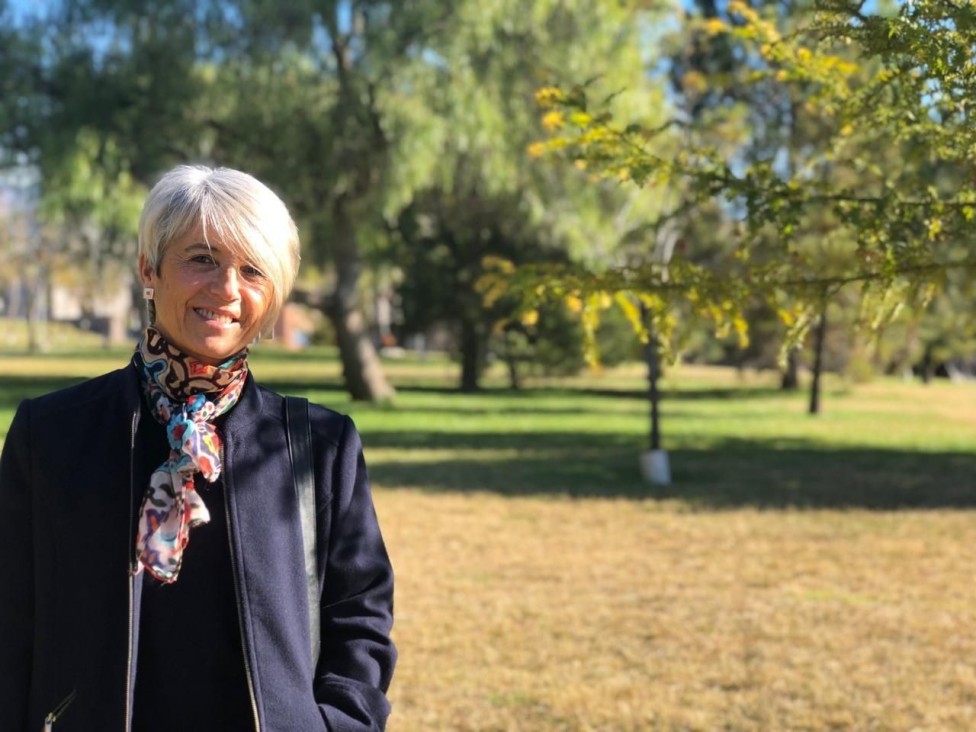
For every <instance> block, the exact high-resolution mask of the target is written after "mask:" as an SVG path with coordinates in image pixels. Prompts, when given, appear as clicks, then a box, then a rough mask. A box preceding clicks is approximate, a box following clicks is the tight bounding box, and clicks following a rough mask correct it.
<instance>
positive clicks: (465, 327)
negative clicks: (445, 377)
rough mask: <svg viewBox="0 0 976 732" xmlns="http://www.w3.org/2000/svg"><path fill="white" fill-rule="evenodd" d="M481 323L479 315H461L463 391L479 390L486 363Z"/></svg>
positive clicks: (461, 386)
mask: <svg viewBox="0 0 976 732" xmlns="http://www.w3.org/2000/svg"><path fill="white" fill-rule="evenodd" d="M483 340H484V339H483V338H482V335H481V323H480V321H479V320H478V318H477V317H472V316H470V315H465V314H462V315H461V342H460V344H459V350H460V351H461V384H460V389H461V391H465V392H472V391H478V389H479V387H480V385H479V381H480V380H481V367H482V364H483V363H484V359H483V354H482V348H483V344H482V341H483Z"/></svg>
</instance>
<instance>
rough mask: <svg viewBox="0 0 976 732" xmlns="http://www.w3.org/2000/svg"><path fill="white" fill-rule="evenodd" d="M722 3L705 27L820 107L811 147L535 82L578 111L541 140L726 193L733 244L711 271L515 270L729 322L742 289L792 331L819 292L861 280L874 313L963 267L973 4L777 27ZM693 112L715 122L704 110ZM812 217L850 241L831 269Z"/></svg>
mask: <svg viewBox="0 0 976 732" xmlns="http://www.w3.org/2000/svg"><path fill="white" fill-rule="evenodd" d="M729 8H730V10H731V11H732V12H733V15H734V17H735V18H736V20H735V22H734V23H726V22H722V21H720V20H718V19H717V18H712V19H710V20H707V21H706V22H705V26H704V27H705V28H706V29H707V31H708V32H709V33H711V34H714V35H728V36H731V37H732V38H734V39H736V40H737V41H739V42H741V43H742V44H744V47H746V48H747V49H748V50H749V54H748V55H747V56H746V57H744V58H743V61H742V63H743V65H744V67H745V68H747V69H749V77H750V78H751V79H754V80H755V82H756V83H762V82H764V81H765V80H767V79H769V78H771V77H772V78H774V79H775V80H777V81H778V82H780V83H782V84H787V85H793V86H794V87H796V88H797V89H799V90H800V91H802V93H801V94H798V96H797V100H798V102H800V103H802V105H803V107H804V108H809V109H811V110H813V111H815V112H816V116H817V117H818V118H819V119H820V120H822V124H823V132H822V135H823V137H822V139H823V143H822V146H821V148H820V149H821V151H822V155H821V156H820V157H819V159H817V160H812V161H809V163H808V164H805V165H794V166H784V165H781V164H778V163H777V161H776V159H762V160H755V161H746V160H743V159H742V158H740V157H738V156H737V155H735V154H732V155H729V154H723V151H721V150H719V149H716V148H715V147H714V146H711V145H708V144H696V145H691V146H688V147H680V148H678V147H675V146H674V144H673V137H672V132H671V127H670V126H663V127H658V128H654V129H651V128H647V127H645V126H642V125H639V124H635V125H626V124H623V123H618V122H617V121H616V120H615V118H614V117H613V116H611V115H610V114H607V113H606V112H604V111H603V109H602V108H601V106H600V104H599V102H597V103H596V104H595V105H594V102H593V101H592V99H593V96H592V95H591V94H590V93H589V92H588V90H587V89H586V88H575V89H555V88H553V89H544V90H542V91H541V92H540V101H541V102H542V103H543V104H544V105H545V106H546V107H547V108H550V109H551V108H555V109H559V110H561V111H563V112H564V113H565V114H566V115H567V119H571V120H572V122H573V123H572V124H571V125H569V126H567V128H565V129H564V130H562V131H561V132H560V134H558V135H555V136H553V137H552V138H551V139H549V140H548V141H547V143H546V148H547V150H549V151H551V152H554V153H555V154H559V155H563V156H566V157H568V158H570V159H572V160H585V161H586V163H587V165H588V166H590V168H591V169H597V170H600V171H601V172H602V173H603V174H604V175H611V176H615V177H626V178H627V179H629V180H632V181H634V182H635V183H636V184H638V185H641V186H658V187H661V186H667V185H671V184H679V185H682V186H687V187H688V189H689V190H690V191H691V192H692V194H693V195H694V197H695V199H696V200H703V201H704V200H717V201H719V202H720V204H721V205H722V206H723V207H724V208H725V210H727V211H729V212H730V214H731V215H732V217H733V218H734V219H735V220H737V222H738V224H737V243H738V246H737V248H736V250H735V251H734V252H733V253H732V254H731V255H730V256H729V257H728V258H727V259H726V260H725V262H724V265H725V267H726V268H725V269H724V270H723V271H720V272H719V273H716V271H715V270H714V269H712V268H705V267H702V266H699V265H696V264H695V263H694V262H690V261H688V260H680V261H676V262H674V263H672V265H671V266H670V267H668V268H667V269H665V268H662V267H660V266H659V265H656V264H653V263H648V262H645V263H642V264H640V265H638V266H632V267H626V268H616V269H614V270H613V271H610V272H600V273H598V275H597V274H595V273H593V272H589V271H585V270H580V269H575V270H572V269H570V270H567V269H563V270H561V271H552V270H551V269H550V270H545V271H543V270H535V271H532V270H527V271H526V272H524V273H523V279H522V281H521V282H520V283H518V284H519V285H520V286H522V287H523V288H526V290H527V291H531V292H534V293H538V290H539V287H540V286H541V287H543V288H547V289H548V292H549V293H551V294H554V295H556V296H565V295H566V294H571V295H573V296H576V297H579V296H580V294H582V295H583V296H584V298H591V297H592V296H593V295H594V294H595V293H599V292H624V293H636V295H637V296H638V297H640V298H641V299H643V300H648V301H661V300H664V301H668V302H670V301H675V300H679V301H684V302H688V303H690V304H691V305H692V306H693V307H694V308H695V309H696V310H697V311H698V312H699V313H701V314H703V315H705V316H707V317H710V318H712V319H713V320H715V321H716V322H719V323H722V324H725V325H731V326H732V327H734V328H738V327H743V325H744V322H743V313H742V306H743V303H746V302H748V301H749V298H750V297H751V296H756V295H760V296H762V297H763V298H765V299H767V300H768V301H770V302H771V303H774V304H775V306H776V309H777V311H778V312H779V313H780V315H781V317H782V319H783V320H784V322H785V323H786V324H787V325H788V327H789V332H788V339H787V346H789V345H791V344H792V343H798V342H799V340H800V339H801V338H802V337H803V336H804V335H805V333H806V332H807V330H808V329H809V327H810V326H811V324H812V323H813V322H814V321H815V320H816V317H817V315H818V313H821V312H823V311H822V308H820V309H818V305H819V304H820V303H822V302H823V299H824V297H825V293H826V295H827V296H828V297H829V296H831V295H832V294H834V293H836V292H837V291H839V290H840V289H843V288H848V287H851V286H854V285H859V286H860V288H861V293H862V310H863V312H864V313H865V314H866V315H867V316H869V317H865V319H864V320H865V323H868V324H872V325H874V326H879V325H881V324H883V322H884V321H885V320H886V318H887V316H888V315H889V314H890V313H891V312H893V308H892V307H891V302H892V301H893V300H896V301H897V300H903V301H907V302H910V303H917V304H924V303H925V302H926V301H927V300H928V299H929V298H930V297H931V296H932V294H933V292H935V291H937V290H938V288H939V287H940V286H941V285H942V284H943V283H944V281H945V277H946V273H947V272H948V271H950V270H953V269H959V268H966V269H969V270H970V271H971V270H972V269H973V268H974V264H976V258H974V257H973V255H972V254H971V252H970V250H969V248H968V247H965V246H964V244H963V243H964V242H965V241H966V229H967V228H968V227H969V226H970V225H971V224H970V221H971V219H972V218H973V216H974V214H976V190H974V189H973V184H972V181H973V180H976V170H974V165H976V161H974V160H973V158H972V156H971V154H970V152H969V151H970V150H971V149H972V148H971V144H972V142H973V141H974V139H976V137H974V135H976V129H974V126H973V124H972V122H971V120H972V115H971V114H969V113H968V111H967V110H968V105H969V103H970V100H971V98H972V93H973V91H976V64H973V63H972V62H971V57H972V53H973V52H972V49H973V47H974V43H973V42H974V41H976V9H974V8H972V7H970V6H956V5H955V4H952V3H948V2H936V1H931V0H930V1H928V2H919V3H912V4H908V5H904V6H900V7H899V8H898V9H897V11H896V12H892V13H889V14H887V15H882V14H878V13H875V14H868V13H865V12H864V10H863V7H862V6H861V5H859V4H848V3H830V4H825V5H821V6H820V8H819V12H818V13H809V14H807V15H805V16H804V17H803V21H802V23H801V24H800V25H799V26H798V28H797V30H796V31H795V32H793V33H792V34H790V35H784V34H783V33H781V32H780V31H779V29H778V28H777V25H776V23H775V22H774V20H772V19H770V18H768V17H766V16H764V15H762V14H761V13H760V12H758V11H756V10H754V9H752V8H750V7H748V6H746V5H744V4H743V3H730V5H729ZM853 57H857V58H859V59H860V61H859V62H858V63H854V62H853V61H851V60H850V59H851V58H853ZM547 113H548V112H547ZM699 124H700V125H702V126H704V128H705V130H704V131H705V132H706V133H707V132H710V130H709V128H708V125H709V124H710V121H709V120H704V121H702V122H701V123H699ZM816 231H821V232H826V235H827V237H829V240H830V241H831V242H833V243H835V244H836V245H837V246H843V247H845V248H846V250H847V254H846V255H845V256H844V257H842V258H840V259H838V260H836V266H832V267H831V268H829V269H824V268H823V267H822V265H821V264H820V263H819V262H820V261H821V259H818V255H817V249H816V248H814V249H810V248H805V249H804V248H801V247H802V244H803V242H804V240H805V239H809V238H810V237H811V234H812V233H813V232H816ZM821 239H822V237H821ZM764 242H772V244H773V245H774V248H773V249H771V250H770V249H765V248H763V247H761V246H760V244H762V243H764ZM530 288H532V289H530ZM531 297H535V298H537V297H538V294H533V295H532V296H531ZM632 319H633V320H634V321H635V323H636V322H639V319H638V318H632Z"/></svg>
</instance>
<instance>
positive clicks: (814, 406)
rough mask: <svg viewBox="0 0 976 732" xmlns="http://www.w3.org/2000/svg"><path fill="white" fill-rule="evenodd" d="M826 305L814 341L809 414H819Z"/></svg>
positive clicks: (825, 333)
mask: <svg viewBox="0 0 976 732" xmlns="http://www.w3.org/2000/svg"><path fill="white" fill-rule="evenodd" d="M826 336H827V303H826V301H825V302H824V304H823V309H822V310H821V311H820V320H819V321H818V322H817V332H816V339H815V342H814V352H813V381H812V382H811V383H810V409H809V414H820V375H821V371H823V352H824V341H825V340H826V339H827V338H826Z"/></svg>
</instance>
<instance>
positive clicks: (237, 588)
mask: <svg viewBox="0 0 976 732" xmlns="http://www.w3.org/2000/svg"><path fill="white" fill-rule="evenodd" d="M220 462H221V464H222V465H223V466H224V514H225V515H226V521H227V543H228V544H230V567H231V572H232V573H233V575H234V599H235V601H236V602H237V624H238V626H239V629H240V632H241V652H242V654H243V656H244V674H245V675H246V676H247V691H248V694H249V695H250V697H251V713H252V714H253V715H254V730H255V732H261V718H260V717H259V716H258V703H257V697H256V696H255V694H254V678H253V677H252V675H251V662H250V661H249V660H248V659H249V654H248V648H247V639H246V638H245V636H244V605H243V604H242V603H241V581H240V575H239V574H238V572H237V561H236V559H235V553H234V537H233V532H234V528H233V523H232V522H231V520H230V498H229V495H230V482H229V481H228V480H227V476H228V475H229V474H230V471H229V470H228V466H227V457H226V455H225V454H224V447H223V445H221V447H220Z"/></svg>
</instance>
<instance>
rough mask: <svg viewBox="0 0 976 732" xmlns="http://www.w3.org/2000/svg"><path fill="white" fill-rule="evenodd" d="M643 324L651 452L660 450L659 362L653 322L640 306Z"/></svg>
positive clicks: (645, 310) (646, 311)
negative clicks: (645, 333) (644, 324)
mask: <svg viewBox="0 0 976 732" xmlns="http://www.w3.org/2000/svg"><path fill="white" fill-rule="evenodd" d="M641 310H642V311H643V312H642V314H643V316H644V322H646V323H647V345H646V346H644V357H645V358H646V359H647V399H648V401H649V402H650V404H651V434H650V439H651V445H650V449H651V450H660V449H661V410H660V403H661V392H660V390H659V389H658V380H659V379H660V378H661V360H660V356H659V354H658V350H657V336H656V335H655V333H654V322H653V320H652V319H651V317H650V311H649V310H647V309H646V308H645V307H644V306H643V305H642V306H641Z"/></svg>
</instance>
